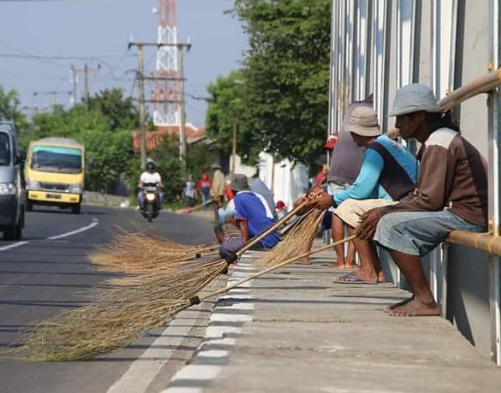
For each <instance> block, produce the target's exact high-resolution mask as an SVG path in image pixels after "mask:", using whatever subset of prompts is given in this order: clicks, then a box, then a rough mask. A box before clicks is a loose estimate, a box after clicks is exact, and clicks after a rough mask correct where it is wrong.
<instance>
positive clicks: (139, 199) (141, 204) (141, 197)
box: [137, 190, 144, 210]
mask: <svg viewBox="0 0 501 393" xmlns="http://www.w3.org/2000/svg"><path fill="white" fill-rule="evenodd" d="M137 202H138V203H139V208H140V209H141V210H144V191H143V190H139V192H138V193H137Z"/></svg>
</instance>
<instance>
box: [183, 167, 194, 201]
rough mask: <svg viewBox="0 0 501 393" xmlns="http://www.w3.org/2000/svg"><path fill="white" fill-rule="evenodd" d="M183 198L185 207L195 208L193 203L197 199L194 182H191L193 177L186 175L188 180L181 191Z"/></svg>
mask: <svg viewBox="0 0 501 393" xmlns="http://www.w3.org/2000/svg"><path fill="white" fill-rule="evenodd" d="M183 196H184V199H185V202H186V206H187V207H192V206H195V201H196V199H197V188H196V185H195V181H194V180H193V175H188V180H186V184H185V186H184V189H183Z"/></svg>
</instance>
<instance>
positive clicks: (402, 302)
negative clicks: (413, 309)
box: [383, 296, 414, 314]
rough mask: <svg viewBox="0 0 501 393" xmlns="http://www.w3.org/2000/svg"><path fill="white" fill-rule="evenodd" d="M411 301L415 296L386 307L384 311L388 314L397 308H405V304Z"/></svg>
mask: <svg viewBox="0 0 501 393" xmlns="http://www.w3.org/2000/svg"><path fill="white" fill-rule="evenodd" d="M411 300H414V296H412V297H410V298H408V299H405V300H402V301H401V302H398V303H395V304H392V305H391V306H388V307H385V308H384V309H383V311H384V312H385V313H387V314H388V313H389V312H390V311H391V310H394V309H395V308H397V307H400V306H403V305H404V304H407V303H409V302H410V301H411Z"/></svg>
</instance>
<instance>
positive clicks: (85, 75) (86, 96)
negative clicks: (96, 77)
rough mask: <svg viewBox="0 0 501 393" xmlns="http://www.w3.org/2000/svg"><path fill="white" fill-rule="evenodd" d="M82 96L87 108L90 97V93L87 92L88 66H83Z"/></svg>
mask: <svg viewBox="0 0 501 393" xmlns="http://www.w3.org/2000/svg"><path fill="white" fill-rule="evenodd" d="M84 92H85V93H84V96H85V102H86V103H87V106H88V105H89V97H90V92H89V66H88V65H87V64H85V66H84Z"/></svg>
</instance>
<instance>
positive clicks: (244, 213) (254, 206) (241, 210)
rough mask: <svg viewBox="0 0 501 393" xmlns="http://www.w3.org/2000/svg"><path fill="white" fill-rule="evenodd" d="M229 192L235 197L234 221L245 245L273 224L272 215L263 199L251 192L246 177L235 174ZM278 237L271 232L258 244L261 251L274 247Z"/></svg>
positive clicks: (275, 233)
mask: <svg viewBox="0 0 501 393" xmlns="http://www.w3.org/2000/svg"><path fill="white" fill-rule="evenodd" d="M230 187H231V190H232V191H233V194H234V195H235V197H234V201H235V221H236V222H237V223H238V225H239V227H240V230H241V232H242V238H243V241H244V242H245V243H246V242H248V241H249V239H250V238H252V237H255V236H257V235H259V234H261V233H263V232H264V231H265V230H267V229H268V228H269V227H271V226H272V225H273V224H274V223H275V219H274V217H273V213H272V212H271V209H270V208H269V206H268V203H267V202H266V200H265V199H264V197H263V196H262V195H260V194H258V193H256V192H253V191H252V190H251V189H250V187H249V181H248V179H247V176H245V175H242V174H236V175H235V176H234V177H233V179H232V180H231V184H230ZM279 240H280V236H279V235H278V233H277V232H273V233H271V234H270V235H268V236H266V237H265V238H264V239H263V240H261V241H260V242H259V245H260V247H261V248H263V249H270V248H273V247H275V245H276V244H277V243H278V242H279Z"/></svg>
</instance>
